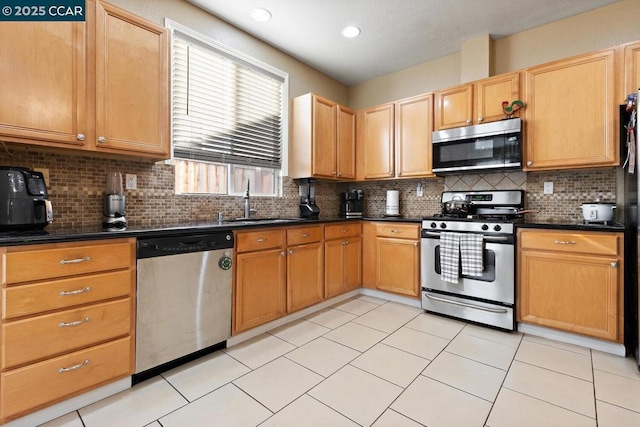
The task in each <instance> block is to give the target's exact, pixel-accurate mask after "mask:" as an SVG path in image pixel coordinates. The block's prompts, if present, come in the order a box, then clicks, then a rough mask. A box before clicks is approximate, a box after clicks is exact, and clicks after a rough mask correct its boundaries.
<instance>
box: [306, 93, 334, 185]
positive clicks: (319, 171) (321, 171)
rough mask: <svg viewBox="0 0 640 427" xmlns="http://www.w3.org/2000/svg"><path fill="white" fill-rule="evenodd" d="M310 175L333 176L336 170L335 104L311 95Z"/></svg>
mask: <svg viewBox="0 0 640 427" xmlns="http://www.w3.org/2000/svg"><path fill="white" fill-rule="evenodd" d="M312 102H313V105H312V107H311V110H312V112H313V120H312V124H311V126H312V129H313V130H312V138H313V141H312V150H313V152H312V162H311V165H312V171H311V173H312V175H313V176H317V177H324V178H335V177H336V174H337V171H336V157H337V154H336V104H335V103H334V102H331V101H329V100H326V99H324V98H320V97H318V96H315V95H314V96H313V98H312Z"/></svg>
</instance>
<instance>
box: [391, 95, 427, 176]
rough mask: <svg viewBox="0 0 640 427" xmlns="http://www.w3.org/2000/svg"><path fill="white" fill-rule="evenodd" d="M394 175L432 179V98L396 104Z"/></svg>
mask: <svg viewBox="0 0 640 427" xmlns="http://www.w3.org/2000/svg"><path fill="white" fill-rule="evenodd" d="M396 131H397V135H396V149H397V155H398V170H397V175H398V176H401V177H411V176H433V172H432V171H431V167H432V157H431V156H432V154H431V133H432V132H433V95H431V94H429V95H424V96H419V97H415V98H410V99H406V100H403V101H400V102H398V103H397V104H396Z"/></svg>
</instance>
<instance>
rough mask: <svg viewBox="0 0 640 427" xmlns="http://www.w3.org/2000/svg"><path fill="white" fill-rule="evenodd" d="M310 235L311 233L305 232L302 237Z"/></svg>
mask: <svg viewBox="0 0 640 427" xmlns="http://www.w3.org/2000/svg"><path fill="white" fill-rule="evenodd" d="M309 236H310V234H309V233H304V234H303V235H302V237H309Z"/></svg>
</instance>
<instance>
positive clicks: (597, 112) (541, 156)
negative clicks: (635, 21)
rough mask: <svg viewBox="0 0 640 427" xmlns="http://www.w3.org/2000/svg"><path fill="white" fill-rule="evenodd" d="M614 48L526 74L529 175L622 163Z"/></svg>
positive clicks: (526, 157) (537, 68)
mask: <svg viewBox="0 0 640 427" xmlns="http://www.w3.org/2000/svg"><path fill="white" fill-rule="evenodd" d="M614 66H615V50H614V49H609V50H604V51H600V52H595V53H589V54H586V55H580V56H576V57H573V58H569V59H564V60H559V61H555V62H551V63H548V64H544V65H540V66H536V67H531V68H529V69H527V70H526V71H525V76H526V77H525V79H526V89H525V91H526V94H525V98H526V103H527V107H526V110H525V117H526V123H527V126H526V140H525V151H524V153H523V154H524V157H525V159H524V160H525V165H526V166H525V167H524V170H525V171H539V170H557V169H574V168H589V167H603V166H616V165H618V164H619V163H620V153H619V141H618V139H619V138H618V134H617V133H618V128H617V126H616V115H617V112H618V104H619V103H620V102H621V101H618V100H616V96H615V72H616V70H615V68H614Z"/></svg>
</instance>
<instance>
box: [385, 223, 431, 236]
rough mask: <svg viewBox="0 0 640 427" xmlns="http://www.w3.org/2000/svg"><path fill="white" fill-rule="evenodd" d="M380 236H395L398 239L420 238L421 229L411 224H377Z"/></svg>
mask: <svg viewBox="0 0 640 427" xmlns="http://www.w3.org/2000/svg"><path fill="white" fill-rule="evenodd" d="M376 235H377V236H378V237H395V238H396V239H419V238H420V229H419V227H418V226H417V225H410V224H397V223H396V224H376Z"/></svg>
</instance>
